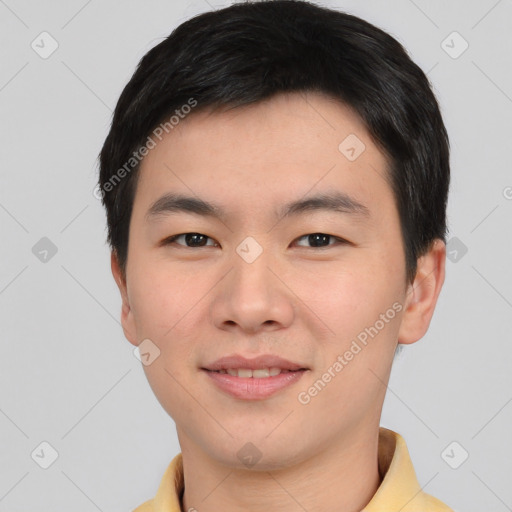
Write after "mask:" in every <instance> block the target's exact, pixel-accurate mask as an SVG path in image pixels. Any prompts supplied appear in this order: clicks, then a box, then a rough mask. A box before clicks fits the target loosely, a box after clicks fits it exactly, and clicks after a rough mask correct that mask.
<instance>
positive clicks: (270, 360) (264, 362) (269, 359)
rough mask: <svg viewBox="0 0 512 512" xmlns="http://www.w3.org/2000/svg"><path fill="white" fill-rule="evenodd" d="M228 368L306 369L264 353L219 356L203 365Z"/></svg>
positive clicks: (211, 369) (208, 368)
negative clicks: (249, 356)
mask: <svg viewBox="0 0 512 512" xmlns="http://www.w3.org/2000/svg"><path fill="white" fill-rule="evenodd" d="M228 368H248V369H251V370H257V369H259V368H281V370H290V371H295V370H307V369H308V368H306V367H305V366H304V365H301V364H299V363H293V362H291V361H288V360H287V359H283V358H282V357H279V356H275V355H272V354H264V355H261V356H258V357H254V358H252V359H247V358H245V357H243V356H241V355H238V354H235V355H232V356H226V357H221V358H220V359H217V360H216V361H214V362H213V363H211V364H208V365H206V366H204V367H203V368H202V369H203V370H210V371H219V370H227V369H228Z"/></svg>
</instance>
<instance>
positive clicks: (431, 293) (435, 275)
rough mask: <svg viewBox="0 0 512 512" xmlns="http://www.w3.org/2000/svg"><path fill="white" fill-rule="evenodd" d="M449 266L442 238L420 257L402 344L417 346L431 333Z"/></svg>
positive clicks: (401, 334) (407, 303) (409, 294)
mask: <svg viewBox="0 0 512 512" xmlns="http://www.w3.org/2000/svg"><path fill="white" fill-rule="evenodd" d="M445 263H446V245H445V243H444V242H443V241H442V240H440V239H436V240H434V242H433V243H432V245H431V247H430V249H429V251H428V252H427V253H426V254H424V255H423V256H421V257H420V258H418V268H417V271H416V277H415V278H414V283H413V284H410V285H409V286H408V290H407V295H406V298H405V308H404V310H405V312H404V314H403V317H402V323H401V325H400V330H399V332H398V343H402V344H405V345H408V344H411V343H414V342H415V341H418V340H419V339H421V338H422V337H423V336H424V335H425V333H426V332H427V330H428V327H429V325H430V320H431V319H432V315H433V314H434V309H435V307H436V303H437V298H438V297H439V293H440V292H441V288H442V286H443V283H444V276H445Z"/></svg>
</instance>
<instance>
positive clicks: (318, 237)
mask: <svg viewBox="0 0 512 512" xmlns="http://www.w3.org/2000/svg"><path fill="white" fill-rule="evenodd" d="M303 239H305V241H306V242H307V243H309V244H311V247H313V248H315V247H318V248H322V247H330V246H332V245H337V243H336V242H338V243H344V244H346V243H348V242H347V241H346V240H344V239H343V238H339V237H337V236H334V235H328V234H327V233H311V234H309V235H303V236H301V237H299V238H298V239H297V240H303ZM332 240H333V241H334V242H335V243H334V244H333V243H329V242H330V241H332ZM298 245H300V244H298ZM300 246H301V247H304V245H300Z"/></svg>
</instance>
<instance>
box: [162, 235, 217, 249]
mask: <svg viewBox="0 0 512 512" xmlns="http://www.w3.org/2000/svg"><path fill="white" fill-rule="evenodd" d="M179 239H182V240H184V242H185V243H184V244H183V243H178V242H176V240H179ZM208 240H212V241H213V238H210V237H209V236H206V235H203V234H202V233H181V234H180V235H174V236H171V237H169V238H166V239H165V240H164V241H163V242H162V245H170V244H172V243H174V242H176V243H177V245H184V246H185V247H188V248H190V249H194V248H197V247H206V246H210V247H212V246H215V245H218V244H217V243H214V244H207V241H208Z"/></svg>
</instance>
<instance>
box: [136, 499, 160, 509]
mask: <svg viewBox="0 0 512 512" xmlns="http://www.w3.org/2000/svg"><path fill="white" fill-rule="evenodd" d="M154 510H155V509H154V507H153V499H150V500H148V501H145V502H144V503H142V505H139V506H138V507H137V508H136V509H134V510H133V512H154Z"/></svg>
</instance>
